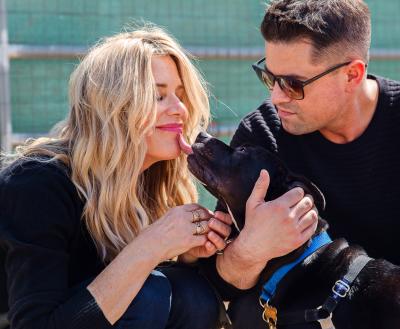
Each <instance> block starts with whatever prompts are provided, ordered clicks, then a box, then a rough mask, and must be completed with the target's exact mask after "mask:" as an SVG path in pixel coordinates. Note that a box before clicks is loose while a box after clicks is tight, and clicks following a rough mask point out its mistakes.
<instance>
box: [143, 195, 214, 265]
mask: <svg viewBox="0 0 400 329" xmlns="http://www.w3.org/2000/svg"><path fill="white" fill-rule="evenodd" d="M213 215H214V214H213V213H212V212H211V211H209V210H207V209H205V208H203V207H202V206H200V205H198V204H194V203H193V204H187V205H183V206H178V207H174V208H172V209H170V210H169V211H168V212H167V213H166V214H165V215H164V216H162V217H161V218H160V219H159V220H157V221H156V222H154V223H153V224H151V225H150V226H148V227H147V228H145V229H144V230H143V231H142V232H141V233H140V235H145V237H146V241H148V246H149V248H151V250H152V251H153V252H154V253H155V256H156V257H158V258H159V260H160V262H162V261H165V260H168V259H171V258H174V257H176V256H178V255H181V254H183V253H185V252H187V251H188V250H190V249H193V248H196V247H203V248H204V246H205V245H206V242H207V236H208V234H209V233H211V232H210V228H209V226H208V220H209V219H210V218H211V217H212V216H213Z"/></svg>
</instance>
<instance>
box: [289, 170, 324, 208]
mask: <svg viewBox="0 0 400 329" xmlns="http://www.w3.org/2000/svg"><path fill="white" fill-rule="evenodd" d="M288 180H289V184H288V186H289V189H292V188H294V187H301V188H302V189H303V190H304V192H305V194H310V195H311V196H312V197H313V199H314V204H315V206H316V207H317V209H318V210H319V211H323V210H325V206H326V201H325V197H324V195H323V194H322V192H321V190H320V189H319V188H318V187H317V185H315V184H314V183H313V182H311V181H310V180H309V179H307V178H305V177H304V176H300V175H294V174H290V175H289V176H288Z"/></svg>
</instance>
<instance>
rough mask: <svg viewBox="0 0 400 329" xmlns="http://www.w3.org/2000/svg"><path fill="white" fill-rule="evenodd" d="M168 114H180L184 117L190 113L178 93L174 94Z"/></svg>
mask: <svg viewBox="0 0 400 329" xmlns="http://www.w3.org/2000/svg"><path fill="white" fill-rule="evenodd" d="M168 114H169V115H179V116H182V117H186V116H187V115H188V110H187V108H186V106H185V104H184V103H183V102H182V101H181V100H180V99H179V98H178V97H177V96H176V95H173V96H172V99H171V103H170V105H169V106H168Z"/></svg>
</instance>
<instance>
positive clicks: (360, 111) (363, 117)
mask: <svg viewBox="0 0 400 329" xmlns="http://www.w3.org/2000/svg"><path fill="white" fill-rule="evenodd" d="M378 95H379V86H378V83H377V82H376V80H373V79H367V80H366V81H365V83H364V85H363V86H362V88H361V89H360V91H359V93H358V95H357V97H354V98H353V99H352V100H351V101H350V102H349V103H348V104H347V105H346V106H345V113H344V115H342V116H341V118H340V120H339V122H338V124H337V125H336V126H333V127H329V128H327V129H321V130H320V133H321V134H322V135H323V136H324V137H325V138H326V139H327V140H329V141H331V142H332V143H336V144H346V143H350V142H352V141H353V140H355V139H357V138H358V137H360V136H361V135H362V134H363V133H364V131H365V130H366V129H367V127H368V125H369V124H370V122H371V120H372V117H373V116H374V113H375V110H376V107H377V104H378Z"/></svg>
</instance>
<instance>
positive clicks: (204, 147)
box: [188, 133, 400, 329]
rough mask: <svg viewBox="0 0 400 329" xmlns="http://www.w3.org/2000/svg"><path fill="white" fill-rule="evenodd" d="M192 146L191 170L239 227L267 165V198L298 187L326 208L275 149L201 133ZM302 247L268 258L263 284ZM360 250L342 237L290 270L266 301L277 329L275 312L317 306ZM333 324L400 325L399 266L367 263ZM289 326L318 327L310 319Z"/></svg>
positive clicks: (388, 328)
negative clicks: (230, 143)
mask: <svg viewBox="0 0 400 329" xmlns="http://www.w3.org/2000/svg"><path fill="white" fill-rule="evenodd" d="M192 149H193V152H194V153H193V154H191V155H189V157H188V163H189V169H190V171H191V172H192V173H193V174H194V176H196V177H197V178H198V179H199V180H200V181H201V182H202V183H203V184H204V185H205V187H206V189H207V190H208V191H210V192H211V193H212V194H213V195H214V196H215V197H216V198H217V199H218V200H219V201H220V202H222V204H225V205H226V206H227V207H229V208H230V211H231V214H232V215H233V217H234V219H235V221H236V224H237V227H238V229H241V228H242V227H243V226H244V220H245V205H246V201H247V199H248V197H249V195H250V193H251V191H252V189H253V186H254V184H255V182H256V180H257V178H258V176H259V173H260V171H261V169H266V170H267V171H268V173H269V175H270V178H271V182H270V186H269V189H268V193H267V197H266V200H273V199H275V198H276V197H278V196H280V195H282V194H283V193H285V192H286V191H288V190H289V189H291V188H293V187H295V186H301V187H302V188H303V189H304V190H305V192H306V193H307V194H311V195H312V196H313V198H314V201H315V205H316V206H317V208H318V209H320V210H321V209H323V208H324V207H325V200H324V197H323V195H322V193H321V192H320V191H319V189H318V188H317V187H316V186H315V185H314V184H313V183H311V182H310V181H309V180H308V179H306V178H304V177H301V176H297V175H294V174H293V173H291V172H290V171H289V170H288V169H287V168H286V167H285V165H284V164H283V163H282V161H281V160H280V159H278V157H277V156H276V155H275V154H274V153H271V152H269V151H268V150H266V149H264V148H262V147H259V146H251V145H243V146H240V147H237V148H234V149H233V148H231V147H229V146H228V145H226V144H225V143H223V142H221V141H219V140H217V139H215V138H213V137H211V136H208V135H206V134H203V133H200V134H199V136H198V137H197V139H196V142H195V144H193V146H192ZM266 220H267V219H266ZM327 227H328V225H327V223H326V222H325V221H324V220H323V219H321V218H319V223H318V227H317V231H316V233H315V234H318V233H319V232H321V231H322V230H326V229H327ZM360 229H361V228H360ZM265 243H266V244H267V243H268V241H265ZM305 247H306V245H305V246H302V247H301V248H299V249H298V250H295V251H294V252H292V253H291V254H289V255H287V256H284V257H280V258H277V259H274V260H272V261H270V262H269V263H268V266H267V268H266V270H265V271H264V273H263V274H262V277H261V281H262V282H265V281H266V280H267V279H268V278H269V277H270V276H271V275H272V273H273V272H274V271H275V269H276V268H278V267H280V266H281V265H282V264H285V263H288V262H290V261H292V260H293V258H295V257H297V255H299V254H300V253H301V252H302V250H303V249H304V248H305ZM393 247H394V248H397V247H396V246H393ZM360 254H365V251H364V250H363V249H362V248H360V247H358V246H349V245H348V244H347V242H346V241H345V240H344V239H338V240H334V241H333V242H332V243H331V244H329V245H328V246H326V247H323V248H321V249H320V250H318V251H317V252H315V253H314V255H313V256H311V257H310V258H309V259H308V260H307V262H306V261H303V262H302V263H301V265H299V266H297V267H295V268H294V269H293V270H292V271H290V272H289V273H288V274H287V275H286V277H285V278H284V279H283V280H282V281H281V283H280V284H279V286H278V289H277V291H276V295H275V297H274V298H273V299H272V300H271V304H272V305H274V306H276V307H277V309H278V328H279V329H282V328H286V327H284V326H279V312H280V311H299V310H305V309H311V308H316V307H317V306H319V305H321V304H322V303H323V302H324V301H325V299H326V298H327V297H328V296H329V295H330V293H331V288H332V286H333V285H334V283H335V281H336V280H338V279H340V278H341V277H342V276H343V275H345V274H346V272H347V270H348V267H349V264H350V263H351V262H352V260H354V259H355V258H356V256H358V255H360ZM260 314H261V308H260ZM333 322H334V324H335V326H336V329H345V328H346V329H355V328H357V329H359V328H363V329H372V328H373V329H378V328H382V329H383V328H385V329H392V328H393V329H394V328H400V267H398V266H395V265H393V264H391V263H389V262H388V261H385V260H382V259H376V260H372V261H370V262H369V263H368V264H367V265H366V267H365V268H364V269H363V271H362V272H361V273H360V274H359V276H358V277H357V279H356V280H355V282H354V284H353V286H352V288H351V290H350V292H349V294H348V296H347V297H346V298H345V299H344V300H342V301H341V302H340V303H339V305H338V307H337V308H336V310H335V311H334V313H333ZM287 328H289V327H287ZM292 328H298V329H302V328H304V329H306V328H320V326H319V324H318V323H313V324H304V325H303V326H295V327H292Z"/></svg>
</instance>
